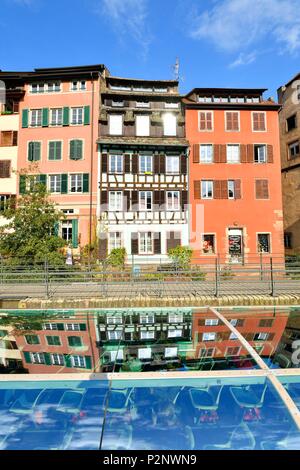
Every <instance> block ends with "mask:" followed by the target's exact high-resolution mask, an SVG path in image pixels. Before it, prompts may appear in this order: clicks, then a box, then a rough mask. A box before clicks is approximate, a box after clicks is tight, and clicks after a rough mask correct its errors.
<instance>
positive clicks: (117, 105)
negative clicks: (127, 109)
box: [111, 101, 124, 108]
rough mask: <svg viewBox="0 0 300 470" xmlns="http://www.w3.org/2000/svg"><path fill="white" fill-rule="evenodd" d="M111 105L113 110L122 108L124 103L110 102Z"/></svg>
mask: <svg viewBox="0 0 300 470" xmlns="http://www.w3.org/2000/svg"><path fill="white" fill-rule="evenodd" d="M111 105H112V107H113V108H123V107H124V101H112V103H111Z"/></svg>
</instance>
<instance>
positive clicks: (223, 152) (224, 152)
mask: <svg viewBox="0 0 300 470" xmlns="http://www.w3.org/2000/svg"><path fill="white" fill-rule="evenodd" d="M226 161H227V146H226V145H220V163H226Z"/></svg>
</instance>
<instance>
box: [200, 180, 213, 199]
mask: <svg viewBox="0 0 300 470" xmlns="http://www.w3.org/2000/svg"><path fill="white" fill-rule="evenodd" d="M208 183H210V184H211V196H208V197H203V189H204V186H206V190H207V193H208ZM213 198H214V183H213V180H202V181H201V199H209V200H211V199H213Z"/></svg>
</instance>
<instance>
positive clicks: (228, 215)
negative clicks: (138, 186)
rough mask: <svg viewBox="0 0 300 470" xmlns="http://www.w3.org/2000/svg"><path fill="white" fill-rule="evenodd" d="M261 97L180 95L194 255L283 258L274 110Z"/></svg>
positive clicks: (222, 92) (256, 93)
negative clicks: (181, 99) (184, 123)
mask: <svg viewBox="0 0 300 470" xmlns="http://www.w3.org/2000/svg"><path fill="white" fill-rule="evenodd" d="M264 92H265V90H244V89H194V90H193V91H192V92H190V93H189V94H188V95H187V96H186V97H185V98H184V103H185V108H186V137H187V139H188V140H189V142H190V148H191V150H190V168H189V188H190V245H191V247H192V248H193V250H194V256H195V258H201V259H205V258H206V259H208V258H210V257H212V258H215V257H217V255H219V256H220V258H221V259H222V260H223V261H225V262H226V261H228V262H237V263H239V262H251V261H254V260H258V259H259V258H261V257H262V256H265V255H272V256H273V257H274V258H276V259H282V257H283V251H284V247H283V214H282V194H281V176H280V147H279V124H278V110H279V106H278V105H277V104H275V103H274V102H273V101H271V100H268V101H265V100H264V98H263V93H264ZM268 258H269V256H268Z"/></svg>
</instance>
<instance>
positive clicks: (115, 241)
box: [108, 232, 123, 253]
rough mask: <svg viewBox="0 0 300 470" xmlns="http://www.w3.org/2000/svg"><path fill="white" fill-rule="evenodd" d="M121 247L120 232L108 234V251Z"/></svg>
mask: <svg viewBox="0 0 300 470" xmlns="http://www.w3.org/2000/svg"><path fill="white" fill-rule="evenodd" d="M122 247H123V240H122V232H109V234H108V251H109V253H111V251H112V250H115V249H117V248H122Z"/></svg>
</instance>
